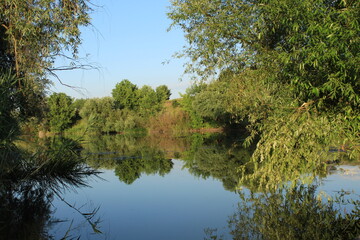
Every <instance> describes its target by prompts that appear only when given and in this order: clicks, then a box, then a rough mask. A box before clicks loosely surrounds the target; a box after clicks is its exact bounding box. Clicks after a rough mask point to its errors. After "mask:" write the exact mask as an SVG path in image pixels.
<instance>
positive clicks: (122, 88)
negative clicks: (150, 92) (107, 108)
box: [112, 79, 138, 110]
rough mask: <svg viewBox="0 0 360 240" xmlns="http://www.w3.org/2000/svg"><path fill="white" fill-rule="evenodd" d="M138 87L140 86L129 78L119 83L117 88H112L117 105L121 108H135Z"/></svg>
mask: <svg viewBox="0 0 360 240" xmlns="http://www.w3.org/2000/svg"><path fill="white" fill-rule="evenodd" d="M137 89H138V87H137V86H136V85H135V84H133V83H131V82H130V81H129V80H127V79H124V80H122V81H121V82H119V83H117V84H116V86H115V88H114V89H113V90H112V96H113V98H114V100H115V107H117V108H119V109H123V108H128V109H131V110H133V109H135V108H136V107H137V101H138V96H137Z"/></svg>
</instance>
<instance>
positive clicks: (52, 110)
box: [47, 93, 76, 132]
mask: <svg viewBox="0 0 360 240" xmlns="http://www.w3.org/2000/svg"><path fill="white" fill-rule="evenodd" d="M47 102H48V106H49V112H48V120H49V124H50V128H51V130H52V131H55V132H62V131H64V130H65V129H66V128H68V127H70V125H71V124H72V123H73V120H74V117H75V113H76V112H75V108H74V106H73V105H72V103H73V100H72V98H71V97H69V96H68V95H66V94H65V93H53V94H52V95H51V96H50V97H49V99H48V101H47Z"/></svg>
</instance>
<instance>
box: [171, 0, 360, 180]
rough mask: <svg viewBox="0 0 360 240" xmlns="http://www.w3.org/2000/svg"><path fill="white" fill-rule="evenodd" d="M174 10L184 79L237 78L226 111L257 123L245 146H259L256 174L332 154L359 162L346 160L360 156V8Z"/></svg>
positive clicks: (207, 6) (288, 3)
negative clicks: (180, 33) (260, 169)
mask: <svg viewBox="0 0 360 240" xmlns="http://www.w3.org/2000/svg"><path fill="white" fill-rule="evenodd" d="M171 4H172V6H171V7H170V11H169V13H168V16H169V18H170V19H172V21H173V24H172V27H173V28H174V27H180V28H181V29H182V30H183V31H184V32H185V38H186V39H187V41H188V45H187V46H185V48H184V51H183V52H180V53H178V55H177V56H179V57H182V56H186V57H188V58H189V59H190V60H191V61H190V62H189V63H188V65H187V68H186V71H187V72H188V73H195V74H198V75H199V76H200V77H201V78H202V79H209V78H210V77H212V76H215V78H216V76H217V75H218V74H219V73H221V72H224V71H228V70H229V69H230V70H231V72H233V73H234V74H233V77H232V78H229V79H230V80H229V82H230V84H229V88H230V90H229V91H228V92H227V94H231V96H230V97H231V98H232V99H233V101H230V104H229V106H228V109H229V112H231V113H232V114H233V115H234V116H236V118H239V117H240V118H243V119H246V120H247V122H248V123H250V125H249V129H250V130H251V131H250V132H251V135H250V138H248V140H253V139H260V141H259V142H258V145H257V146H258V147H257V150H256V151H255V152H254V155H253V160H254V164H255V165H256V166H260V165H262V164H263V163H264V162H267V163H271V162H272V163H273V164H270V165H268V168H266V169H264V172H266V173H268V174H276V169H278V168H280V167H281V166H282V165H284V166H286V165H288V164H289V163H291V164H294V163H295V162H296V161H298V163H299V164H301V162H303V161H307V160H313V159H319V158H326V156H324V155H325V154H318V153H319V152H321V153H323V152H326V149H329V148H330V147H331V146H335V147H340V146H341V148H342V150H345V151H347V152H348V153H351V154H350V155H352V156H354V154H355V155H357V154H358V152H357V153H356V151H348V150H349V149H351V150H357V151H358V150H359V149H358V147H356V146H357V145H358V143H359V141H360V140H359V138H360V136H359V132H360V131H359V130H360V127H359V126H360V117H359V116H360V110H359V109H360V81H359V69H360V68H359V67H358V63H359V62H360V54H359V52H360V51H359V50H360V36H359V32H360V17H359V16H360V2H359V1H354V0H349V1H344V0H335V1H328V0H304V1H300V2H299V1H292V0H260V1H259V0H256V1H255V0H214V1H212V0H211V1H210V0H173V1H171ZM255 136H259V138H255ZM356 148H357V149H356ZM279 159H281V161H280V162H279ZM280 165H281V166H280ZM295 169H296V168H295ZM263 181H264V182H266V175H263Z"/></svg>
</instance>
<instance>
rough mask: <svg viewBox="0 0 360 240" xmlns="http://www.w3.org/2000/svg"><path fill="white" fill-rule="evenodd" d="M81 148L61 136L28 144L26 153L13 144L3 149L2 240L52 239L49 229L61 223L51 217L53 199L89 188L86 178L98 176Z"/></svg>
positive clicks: (0, 150)
mask: <svg viewBox="0 0 360 240" xmlns="http://www.w3.org/2000/svg"><path fill="white" fill-rule="evenodd" d="M79 146H80V145H79V144H78V143H77V142H75V141H73V140H70V139H66V138H61V137H56V138H51V139H46V140H43V141H40V142H38V143H37V144H32V145H27V149H26V150H21V149H20V148H18V147H17V146H15V145H14V144H12V143H11V144H2V145H1V146H0V169H1V172H0V206H1V208H0V223H1V227H0V239H49V238H51V237H52V236H50V235H49V234H48V229H49V227H50V225H51V224H54V223H55V222H57V221H59V220H56V219H52V218H51V217H50V216H51V202H52V201H53V199H54V197H60V198H61V193H62V191H63V190H65V189H75V188H77V187H81V186H86V181H87V178H88V177H90V176H94V175H97V174H98V172H97V171H95V170H93V169H91V168H89V167H88V166H87V165H86V164H85V163H84V161H83V159H82V158H81V157H80V155H79V152H78V151H76V149H78V148H79ZM62 200H64V201H65V199H62ZM69 206H71V204H69ZM85 217H86V216H85ZM91 223H92V224H96V221H94V222H91ZM69 230H71V229H69Z"/></svg>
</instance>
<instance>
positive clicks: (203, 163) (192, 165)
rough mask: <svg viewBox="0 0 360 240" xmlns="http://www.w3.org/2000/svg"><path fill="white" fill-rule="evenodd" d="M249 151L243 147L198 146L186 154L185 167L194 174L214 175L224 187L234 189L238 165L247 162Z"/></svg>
mask: <svg viewBox="0 0 360 240" xmlns="http://www.w3.org/2000/svg"><path fill="white" fill-rule="evenodd" d="M250 156H251V155H250V152H249V150H247V149H243V148H227V147H225V146H218V145H210V146H202V147H200V148H198V149H197V150H196V151H194V153H193V154H192V156H188V160H186V163H185V167H187V168H189V172H190V173H191V174H193V175H195V176H199V177H203V178H208V177H210V176H211V177H214V178H216V179H219V180H220V181H222V182H223V185H224V188H225V189H227V190H229V191H235V190H236V188H237V187H238V184H239V178H240V176H239V173H238V170H237V169H238V168H239V166H241V165H243V164H245V163H247V162H248V161H249V159H250Z"/></svg>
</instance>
